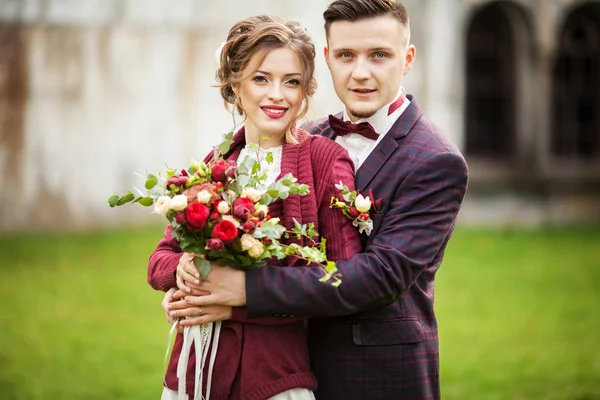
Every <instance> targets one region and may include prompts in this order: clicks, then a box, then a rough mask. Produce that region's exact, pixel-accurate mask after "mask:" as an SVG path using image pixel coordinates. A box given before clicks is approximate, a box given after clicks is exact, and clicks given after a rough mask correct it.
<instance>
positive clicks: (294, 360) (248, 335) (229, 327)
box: [148, 128, 361, 400]
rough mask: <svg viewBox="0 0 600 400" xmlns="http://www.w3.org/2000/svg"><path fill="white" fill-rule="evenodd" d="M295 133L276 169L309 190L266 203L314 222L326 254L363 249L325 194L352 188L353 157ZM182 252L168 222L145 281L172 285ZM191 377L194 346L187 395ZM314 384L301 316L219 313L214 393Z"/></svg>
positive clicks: (239, 394)
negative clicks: (295, 139) (221, 316)
mask: <svg viewBox="0 0 600 400" xmlns="http://www.w3.org/2000/svg"><path fill="white" fill-rule="evenodd" d="M296 135H297V137H298V139H299V141H300V143H299V144H296V145H292V144H284V146H283V152H282V161H281V176H284V175H285V174H287V173H292V174H293V175H294V176H295V177H296V178H298V182H299V183H305V184H307V185H308V186H309V188H310V194H309V195H307V196H302V197H301V196H291V197H289V198H287V199H285V200H284V201H281V200H277V201H275V202H274V203H272V204H271V205H270V213H271V215H272V216H273V217H279V218H280V219H281V223H282V224H283V225H284V226H286V227H288V228H291V227H293V219H294V218H295V219H296V220H297V221H299V222H300V223H308V222H314V223H315V228H316V229H317V230H318V231H319V233H320V234H321V235H322V236H323V237H325V238H326V239H327V258H328V259H329V260H335V261H337V260H347V259H348V258H350V257H351V256H352V255H353V254H354V253H357V252H359V251H361V244H360V238H359V234H358V231H357V230H356V228H355V227H353V226H352V224H351V221H350V220H349V219H348V218H346V217H345V216H344V215H343V214H342V212H341V211H340V210H337V209H331V208H330V207H329V201H330V199H331V196H336V195H338V190H337V189H336V188H335V186H334V185H335V184H337V183H339V182H340V181H342V182H343V183H344V184H345V185H347V186H348V187H350V188H353V186H354V168H353V164H352V161H351V160H350V158H349V156H348V153H347V151H346V150H345V149H344V148H343V147H341V146H340V145H338V144H337V143H335V142H333V141H331V140H329V139H325V138H323V137H321V136H311V135H309V134H307V133H306V132H305V131H303V130H300V129H298V130H297V132H296ZM244 145H245V139H244V130H243V128H242V129H241V130H240V131H238V132H237V133H236V135H235V136H234V144H233V146H232V149H231V151H230V152H229V153H228V154H226V155H225V157H226V158H227V159H230V160H237V157H238V155H239V153H240V151H241V149H242V148H243V147H244ZM211 154H212V152H211ZM207 158H210V156H209V157H207ZM281 176H280V177H281ZM301 244H302V243H301ZM180 257H181V249H180V247H179V246H178V244H177V242H176V241H175V239H174V238H172V237H171V235H170V230H169V229H167V230H166V231H165V236H164V238H163V239H162V240H161V241H160V242H159V244H158V246H157V248H156V249H155V250H154V252H153V253H152V255H151V256H150V262H149V265H148V282H149V283H150V285H151V286H152V287H153V288H154V289H156V290H162V291H167V290H169V289H170V288H172V287H174V286H176V282H175V270H176V268H177V263H178V261H179V258H180ZM285 265H286V266H287V265H290V263H285ZM342 284H343V283H342ZM290 290H293V288H290ZM182 344H183V335H181V334H178V335H177V337H176V339H175V345H174V348H173V351H172V354H171V359H170V361H169V367H168V369H167V374H166V377H165V382H166V384H167V387H168V388H169V389H171V390H177V362H178V360H179V355H180V353H181V348H182ZM205 368H207V366H206V367H205ZM205 376H206V374H205ZM194 381H195V356H194V354H193V347H192V354H191V355H190V359H189V363H188V371H187V377H186V392H187V393H188V394H190V395H191V394H193V393H194V389H195V388H194V385H195V382H194ZM204 385H206V382H204ZM316 387H317V381H316V378H315V376H314V375H313V373H312V371H311V369H310V360H309V356H308V349H307V341H306V329H305V327H304V323H303V320H302V319H299V318H295V317H293V316H287V317H286V316H279V317H275V316H273V317H265V318H254V319H246V312H245V308H244V307H236V308H234V309H233V313H232V319H231V320H229V321H223V325H222V328H221V336H220V338H219V351H218V353H217V358H216V360H215V366H214V371H213V377H212V389H211V398H212V399H214V400H264V399H268V398H270V397H272V396H275V395H276V394H278V393H281V392H284V391H286V390H289V389H293V388H307V389H312V390H315V389H316Z"/></svg>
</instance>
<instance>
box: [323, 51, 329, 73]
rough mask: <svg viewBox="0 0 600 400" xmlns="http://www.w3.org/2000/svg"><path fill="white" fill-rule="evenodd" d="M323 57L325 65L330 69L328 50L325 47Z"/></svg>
mask: <svg viewBox="0 0 600 400" xmlns="http://www.w3.org/2000/svg"><path fill="white" fill-rule="evenodd" d="M323 56H324V57H325V62H326V63H327V68H330V67H329V48H328V47H327V46H325V47H323ZM330 69H331V68H330Z"/></svg>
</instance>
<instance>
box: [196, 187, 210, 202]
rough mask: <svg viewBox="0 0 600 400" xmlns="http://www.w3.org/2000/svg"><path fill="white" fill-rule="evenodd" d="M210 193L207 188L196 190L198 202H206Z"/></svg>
mask: <svg viewBox="0 0 600 400" xmlns="http://www.w3.org/2000/svg"><path fill="white" fill-rule="evenodd" d="M211 197H212V195H211V194H210V192H209V191H208V190H201V191H200V192H198V202H199V203H202V204H208V202H209V201H210V198H211Z"/></svg>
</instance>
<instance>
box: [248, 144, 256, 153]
mask: <svg viewBox="0 0 600 400" xmlns="http://www.w3.org/2000/svg"><path fill="white" fill-rule="evenodd" d="M258 149H259V146H258V143H250V144H249V145H248V148H247V150H248V151H249V152H250V151H257V150H258Z"/></svg>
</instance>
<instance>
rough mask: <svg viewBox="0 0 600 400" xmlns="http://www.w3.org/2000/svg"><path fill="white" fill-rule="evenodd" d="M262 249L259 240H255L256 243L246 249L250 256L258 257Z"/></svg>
mask: <svg viewBox="0 0 600 400" xmlns="http://www.w3.org/2000/svg"><path fill="white" fill-rule="evenodd" d="M263 251H264V248H263V245H262V243H261V242H257V243H256V245H254V246H252V248H251V249H250V250H248V255H249V256H250V257H254V258H258V257H260V256H262V253H263Z"/></svg>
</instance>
